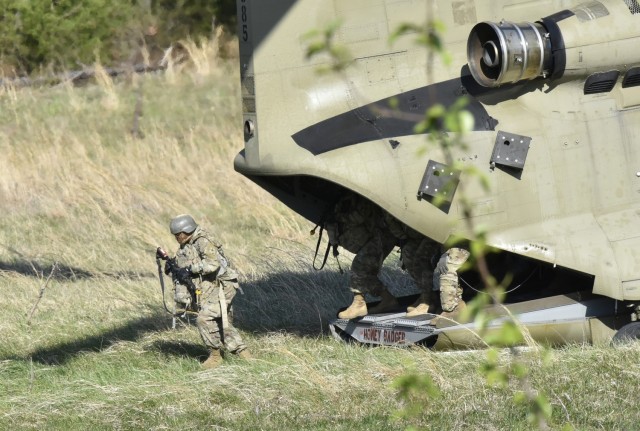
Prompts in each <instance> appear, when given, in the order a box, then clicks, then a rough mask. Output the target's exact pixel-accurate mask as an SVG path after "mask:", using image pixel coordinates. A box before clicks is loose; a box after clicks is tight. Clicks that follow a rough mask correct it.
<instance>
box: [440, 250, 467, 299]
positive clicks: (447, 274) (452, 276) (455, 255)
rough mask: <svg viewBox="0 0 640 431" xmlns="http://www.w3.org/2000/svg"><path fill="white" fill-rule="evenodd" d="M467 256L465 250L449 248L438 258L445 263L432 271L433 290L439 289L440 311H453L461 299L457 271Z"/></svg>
mask: <svg viewBox="0 0 640 431" xmlns="http://www.w3.org/2000/svg"><path fill="white" fill-rule="evenodd" d="M468 258H469V252H468V251H467V250H464V249H462V248H455V247H454V248H450V249H449V250H447V252H445V253H444V254H443V255H442V257H441V258H440V259H441V261H444V262H446V265H442V266H441V265H440V264H438V266H437V267H436V269H435V271H433V290H435V291H440V305H441V306H442V311H447V312H451V311H454V310H455V309H456V307H457V306H458V304H459V303H460V301H461V300H462V288H461V287H460V280H459V277H458V272H457V271H458V269H460V267H461V266H462V264H464V263H465V262H466V261H467V259H468Z"/></svg>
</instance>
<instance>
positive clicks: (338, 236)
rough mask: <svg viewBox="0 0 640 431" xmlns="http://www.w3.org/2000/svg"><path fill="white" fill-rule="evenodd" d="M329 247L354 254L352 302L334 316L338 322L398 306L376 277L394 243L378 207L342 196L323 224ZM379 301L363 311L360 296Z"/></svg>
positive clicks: (350, 194)
mask: <svg viewBox="0 0 640 431" xmlns="http://www.w3.org/2000/svg"><path fill="white" fill-rule="evenodd" d="M324 228H325V229H326V230H327V234H328V235H329V243H330V245H332V246H333V247H337V246H341V247H343V248H344V249H346V250H348V251H350V252H351V253H354V254H355V257H354V258H353V262H352V264H351V274H350V279H349V289H350V290H351V292H353V302H352V303H351V305H350V306H349V307H348V308H347V309H346V310H344V311H342V312H340V313H338V317H339V318H340V319H355V318H356V317H362V316H365V315H367V314H368V313H382V312H385V311H389V310H392V309H394V308H397V307H398V302H397V300H396V298H395V297H394V296H393V295H392V294H391V293H390V292H389V290H388V289H387V288H386V286H385V285H384V284H383V283H382V281H380V279H379V278H378V274H379V272H380V269H381V268H382V264H383V262H384V260H385V258H386V257H387V256H388V255H389V253H391V251H392V250H393V248H394V247H395V245H396V244H395V243H396V240H395V238H394V236H393V235H392V234H391V232H390V231H389V230H388V229H387V228H386V226H385V224H384V221H383V219H382V211H381V210H380V208H378V207H377V206H375V205H374V204H372V203H371V202H369V201H368V200H366V199H364V198H362V197H361V196H359V195H357V194H355V193H349V194H347V195H345V196H344V197H342V198H341V199H340V200H339V201H338V203H337V204H336V205H335V207H334V208H333V212H332V213H331V215H330V216H329V217H328V219H327V220H326V221H325V223H324ZM367 293H368V294H371V295H374V296H379V297H380V298H381V302H380V304H378V305H377V306H375V307H374V308H372V309H368V308H367V303H366V301H365V298H364V295H365V294H367Z"/></svg>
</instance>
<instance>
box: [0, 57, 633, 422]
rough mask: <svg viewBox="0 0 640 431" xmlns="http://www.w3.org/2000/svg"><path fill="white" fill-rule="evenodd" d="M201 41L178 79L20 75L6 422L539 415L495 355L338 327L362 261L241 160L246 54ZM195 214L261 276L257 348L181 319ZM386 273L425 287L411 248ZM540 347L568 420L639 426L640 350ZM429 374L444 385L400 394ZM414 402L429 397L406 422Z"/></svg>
mask: <svg viewBox="0 0 640 431" xmlns="http://www.w3.org/2000/svg"><path fill="white" fill-rule="evenodd" d="M190 50H191V58H192V61H191V62H189V63H187V64H184V65H181V66H180V67H176V68H169V70H167V71H166V73H163V74H152V75H134V76H130V77H126V78H123V79H119V80H117V81H113V80H112V79H111V78H109V77H107V76H105V75H102V76H100V77H99V79H98V80H97V82H96V83H95V85H89V86H85V87H82V88H74V87H72V86H70V85H58V86H55V87H50V88H23V89H15V88H8V87H3V88H0V106H1V109H0V166H2V169H1V170H0V211H1V214H2V217H0V307H1V309H2V313H1V314H0V315H1V316H2V318H1V319H0V334H2V337H1V338H0V375H1V376H2V379H1V380H0V429H60V430H63V429H64V430H69V429H72V430H85V429H94V430H103V429H104V430H107V429H108V430H112V429H119V430H137V429H154V430H161V429H184V430H189V429H217V430H223V429H233V430H240V429H243V430H245V429H246V430H257V429H262V430H281V429H305V430H308V429H318V430H373V429H393V430H395V429H398V430H400V429H406V428H407V427H408V426H415V427H417V428H419V429H465V430H467V429H489V430H491V429H496V430H498V429H530V428H531V426H532V425H531V424H530V423H529V422H528V421H527V409H526V408H525V407H524V406H522V405H519V404H517V403H514V401H513V397H514V395H515V394H517V393H518V392H519V391H521V390H522V383H521V382H518V381H517V379H514V380H513V381H511V382H510V383H509V384H507V385H506V386H503V387H497V386H493V385H490V384H489V383H487V381H486V380H485V378H484V377H482V375H481V374H480V373H479V372H478V369H479V367H480V366H481V364H483V363H484V362H485V361H486V352H483V351H479V352H466V353H442V354H437V353H433V352H430V351H429V350H426V349H423V348H412V349H392V348H376V349H370V348H365V347H361V346H354V345H346V344H341V343H338V342H337V341H335V340H333V339H332V338H331V337H330V336H329V335H328V334H327V330H326V329H327V321H328V320H329V319H331V318H333V316H334V315H335V311H336V309H337V308H338V307H340V306H344V305H346V304H347V302H348V299H349V293H348V291H347V289H346V282H347V278H346V277H347V275H345V274H340V273H339V272H338V270H337V266H336V265H335V263H333V262H332V261H330V262H329V264H328V269H325V270H323V271H320V272H316V271H314V270H313V269H312V268H311V262H312V259H313V251H314V248H315V238H312V237H309V230H310V229H311V228H312V226H311V225H310V223H309V222H308V221H306V220H304V219H302V218H300V217H299V216H297V215H296V214H294V213H292V212H291V211H290V210H288V209H287V208H286V207H284V206H283V205H282V204H280V203H279V202H278V201H276V200H275V199H274V198H272V197H271V196H270V195H268V194H267V193H266V192H264V191H263V190H262V189H260V188H258V187H257V186H255V185H254V184H253V183H251V182H250V181H248V180H247V179H245V178H244V177H242V176H241V175H239V174H237V173H236V172H234V170H233V158H234V156H235V155H236V154H237V152H238V151H240V150H241V149H242V142H243V141H242V135H241V133H242V129H241V113H240V109H241V107H240V96H239V85H238V81H239V72H238V67H237V64H236V62H235V61H231V62H229V61H226V60H220V59H219V58H218V56H217V47H216V46H215V45H213V44H212V45H208V46H205V47H204V48H200V49H198V48H195V46H190ZM139 114H142V115H141V116H139ZM136 121H137V126H134V124H136ZM132 129H135V132H136V133H132ZM185 212H188V213H191V214H192V215H193V216H194V217H195V218H196V220H198V221H199V222H200V223H201V224H202V225H204V226H206V227H208V228H210V230H211V231H213V232H214V233H215V235H216V236H217V237H218V238H219V239H220V240H221V241H222V242H223V243H224V244H225V250H226V252H227V254H228V256H229V257H230V258H231V259H232V260H233V262H234V263H235V265H236V266H237V268H238V269H239V270H240V272H241V274H242V285H243V290H244V295H239V297H238V300H237V304H236V305H235V307H236V310H235V315H234V322H235V324H236V326H238V328H239V329H241V330H242V331H243V335H245V336H246V339H247V341H248V344H249V346H250V348H251V350H252V353H253V356H254V358H253V359H251V360H249V361H241V360H237V359H235V360H234V359H231V360H229V361H228V362H227V363H226V364H225V365H224V366H222V367H220V368H218V369H215V370H211V371H203V370H202V369H201V368H200V365H199V361H200V360H202V358H203V357H206V354H207V352H206V351H205V349H204V347H203V346H202V344H201V342H200V339H199V336H198V333H197V331H196V330H195V327H194V326H193V325H189V324H185V323H182V324H180V325H179V327H178V329H176V330H171V329H170V324H171V318H170V316H168V315H167V314H166V313H165V312H164V311H163V308H162V299H161V295H160V285H159V280H158V273H157V267H156V261H155V248H156V246H158V245H162V246H163V247H165V248H167V249H169V250H172V251H173V250H175V248H176V244H175V240H174V239H173V237H172V236H171V234H170V233H169V232H168V223H169V220H170V219H171V217H173V216H174V215H176V214H180V213H185ZM341 259H343V261H342V263H343V266H346V265H345V264H348V259H349V256H348V255H347V254H344V255H341ZM384 277H385V279H386V281H387V282H389V283H390V284H392V286H393V288H394V289H395V291H396V292H404V293H412V292H413V291H414V290H413V286H412V284H411V282H410V281H409V279H408V277H407V276H406V274H405V273H403V272H402V271H401V270H400V269H399V268H398V267H397V256H394V258H393V259H390V262H388V263H387V266H386V267H385V272H384ZM39 295H42V297H41V299H39ZM167 299H170V298H169V297H167ZM503 353H504V352H503ZM510 358H511V357H510V356H509V355H507V354H503V355H502V356H501V359H500V364H501V365H502V366H505V367H508V366H509V365H510V364H511V359H510ZM520 360H521V361H522V363H524V364H526V365H527V366H528V367H529V369H530V372H531V374H530V382H528V383H530V384H531V386H532V387H533V388H534V390H539V391H541V392H543V393H545V394H546V396H547V397H548V399H549V401H550V403H551V405H552V407H553V416H552V418H553V421H552V423H551V427H552V428H554V429H562V428H563V427H564V426H565V425H569V426H571V427H573V428H575V429H633V428H635V427H637V424H638V421H639V420H640V413H639V412H638V409H637V406H636V402H635V400H636V398H637V395H636V392H637V391H636V387H637V379H638V376H640V345H638V344H636V345H631V346H624V347H616V348H612V347H609V346H596V347H592V346H569V347H567V348H564V349H558V350H552V351H546V350H544V349H542V348H538V347H536V346H534V348H532V349H530V350H528V351H525V352H524V353H522V356H521V359H520ZM410 372H415V373H417V374H418V375H427V376H429V379H430V380H431V381H432V382H433V383H434V385H435V386H436V387H437V388H438V392H439V396H437V397H431V398H430V397H428V396H427V395H426V393H425V392H424V391H420V390H419V391H417V392H416V393H415V394H412V395H410V396H409V397H408V398H406V399H405V398H401V397H399V396H398V395H399V391H398V390H397V389H396V388H395V387H394V386H393V382H394V381H395V380H396V379H397V378H399V377H401V376H403V375H406V374H407V373H410ZM408 401H413V402H415V403H416V405H417V406H418V409H417V410H416V411H415V412H414V413H413V414H410V415H409V416H408V417H405V418H402V417H401V416H402V415H400V412H401V411H402V410H403V409H404V408H405V407H407V406H408V405H409V404H408Z"/></svg>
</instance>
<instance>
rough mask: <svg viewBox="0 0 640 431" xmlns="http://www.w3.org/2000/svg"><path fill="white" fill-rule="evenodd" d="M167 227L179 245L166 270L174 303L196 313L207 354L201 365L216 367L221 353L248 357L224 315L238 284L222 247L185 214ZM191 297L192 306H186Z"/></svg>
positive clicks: (220, 359)
mask: <svg viewBox="0 0 640 431" xmlns="http://www.w3.org/2000/svg"><path fill="white" fill-rule="evenodd" d="M169 228H170V230H171V233H172V234H173V235H174V236H175V238H176V241H177V242H178V244H180V247H179V248H178V251H177V252H176V255H175V257H174V258H173V259H172V262H173V264H172V265H171V269H170V271H171V272H172V277H173V281H174V286H175V300H176V302H182V303H184V304H186V305H187V306H189V305H191V307H192V308H196V309H197V310H198V317H197V319H196V324H197V327H198V331H199V332H200V336H201V337H202V341H204V344H205V345H206V346H207V348H208V349H209V352H210V353H209V357H208V358H207V360H206V361H204V362H203V364H202V366H203V367H204V368H214V367H217V366H218V365H220V364H221V363H222V353H223V352H225V353H231V354H234V355H237V356H239V357H240V358H243V359H247V358H249V357H250V355H249V351H248V350H247V346H246V345H245V343H244V341H243V340H242V337H241V336H240V333H239V332H238V330H237V329H236V328H234V327H233V325H232V324H231V321H230V320H229V316H228V312H229V309H230V307H231V304H232V302H233V298H234V297H235V295H236V290H237V289H238V288H239V285H238V274H237V273H236V271H235V270H234V269H233V268H232V267H231V266H230V265H229V262H228V261H227V259H226V257H225V255H224V252H223V250H222V245H221V244H220V243H218V242H217V241H215V240H214V239H213V238H212V237H211V236H210V235H209V234H208V233H207V232H206V231H205V230H204V229H203V228H201V227H200V226H198V225H197V224H196V222H195V220H194V219H193V217H191V216H190V215H188V214H182V215H179V216H177V217H175V218H173V219H172V220H171V223H170V224H169ZM192 297H194V298H195V300H196V303H197V305H196V307H193V305H192V304H189V303H190V302H191V298H192Z"/></svg>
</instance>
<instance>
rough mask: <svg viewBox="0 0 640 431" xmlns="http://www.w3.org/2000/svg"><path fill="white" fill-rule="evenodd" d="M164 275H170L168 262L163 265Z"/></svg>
mask: <svg viewBox="0 0 640 431" xmlns="http://www.w3.org/2000/svg"><path fill="white" fill-rule="evenodd" d="M164 273H165V275H169V274H171V265H169V262H165V263H164Z"/></svg>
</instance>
